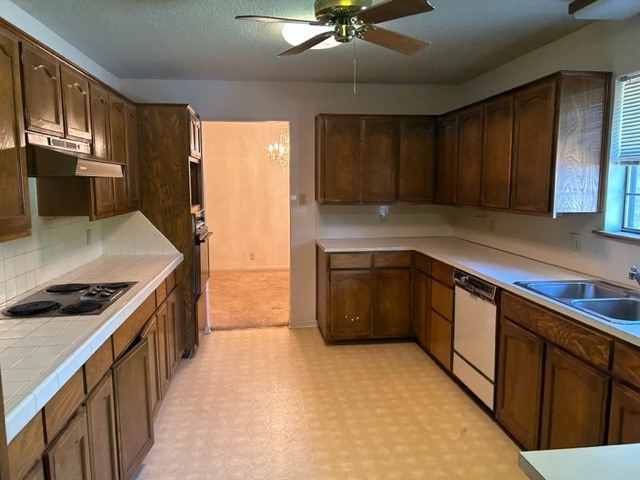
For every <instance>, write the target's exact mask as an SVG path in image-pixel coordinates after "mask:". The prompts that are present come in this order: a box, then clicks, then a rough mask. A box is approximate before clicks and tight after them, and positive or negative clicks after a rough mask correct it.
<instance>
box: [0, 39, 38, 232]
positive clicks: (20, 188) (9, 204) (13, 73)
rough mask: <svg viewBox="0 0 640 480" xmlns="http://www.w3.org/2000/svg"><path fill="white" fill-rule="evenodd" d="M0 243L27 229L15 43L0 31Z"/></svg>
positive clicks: (18, 67) (22, 139) (27, 210)
mask: <svg viewBox="0 0 640 480" xmlns="http://www.w3.org/2000/svg"><path fill="white" fill-rule="evenodd" d="M0 104H1V105H2V109H0V145H2V148H0V192H2V194H1V195H0V240H4V239H9V238H14V237H20V236H24V235H26V234H28V233H29V231H30V229H31V213H30V211H29V192H28V188H29V187H28V183H27V160H26V155H25V149H24V126H23V121H22V94H21V92H20V56H19V52H18V42H17V40H16V39H15V38H14V37H13V36H12V35H11V34H9V33H6V32H5V31H4V30H0Z"/></svg>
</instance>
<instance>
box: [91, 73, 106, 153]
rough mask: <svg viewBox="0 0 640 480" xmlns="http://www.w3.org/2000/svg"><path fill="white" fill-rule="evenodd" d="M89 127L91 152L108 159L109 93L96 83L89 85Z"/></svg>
mask: <svg viewBox="0 0 640 480" xmlns="http://www.w3.org/2000/svg"><path fill="white" fill-rule="evenodd" d="M90 94H91V95H90V96H91V129H92V133H93V138H92V139H93V154H94V156H96V157H98V158H100V159H102V160H110V159H111V156H110V152H109V93H108V92H107V91H106V90H105V89H104V88H102V87H100V86H99V85H98V84H96V83H92V84H91V86H90Z"/></svg>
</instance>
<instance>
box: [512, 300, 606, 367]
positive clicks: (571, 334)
mask: <svg viewBox="0 0 640 480" xmlns="http://www.w3.org/2000/svg"><path fill="white" fill-rule="evenodd" d="M502 314H503V315H504V316H505V317H507V318H509V319H510V320H512V321H514V322H515V323H517V324H519V325H522V326H523V327H525V328H527V329H529V330H530V331H532V332H534V333H537V334H538V335H540V336H542V337H544V338H545V339H547V340H549V341H550V342H552V343H555V344H556V345H559V346H561V347H562V348H564V349H565V350H567V351H569V352H571V353H573V354H574V355H575V356H577V357H578V358H581V359H582V360H585V361H587V362H589V363H591V364H592V365H595V366H596V367H599V368H601V369H608V368H609V357H610V353H611V340H610V339H608V338H606V337H603V336H602V335H599V334H597V333H595V332H592V331H591V330H588V329H586V328H584V327H581V326H579V325H576V324H575V323H573V322H572V321H571V320H569V319H567V318H565V317H562V316H560V315H556V314H554V313H552V312H550V311H548V310H546V309H544V308H542V307H539V306H537V305H534V304H532V303H530V302H527V301H525V300H522V299H520V298H517V297H515V296H513V295H510V294H508V293H503V295H502Z"/></svg>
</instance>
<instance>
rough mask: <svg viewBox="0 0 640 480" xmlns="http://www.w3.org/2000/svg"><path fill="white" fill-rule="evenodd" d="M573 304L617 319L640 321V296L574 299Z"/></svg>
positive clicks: (581, 308)
mask: <svg viewBox="0 0 640 480" xmlns="http://www.w3.org/2000/svg"><path fill="white" fill-rule="evenodd" d="M571 303H572V304H573V306H575V307H576V308H579V309H580V310H586V311H589V312H593V313H595V314H597V315H602V316H604V317H607V318H612V319H615V320H624V321H625V322H640V298H614V299H606V300H603V299H599V300H574V301H573V302H571Z"/></svg>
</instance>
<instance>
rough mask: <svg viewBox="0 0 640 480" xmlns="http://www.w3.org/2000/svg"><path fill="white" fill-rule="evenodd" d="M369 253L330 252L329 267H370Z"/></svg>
mask: <svg viewBox="0 0 640 480" xmlns="http://www.w3.org/2000/svg"><path fill="white" fill-rule="evenodd" d="M371 256H372V255H371V254H370V253H332V254H331V255H330V256H329V268H371Z"/></svg>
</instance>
